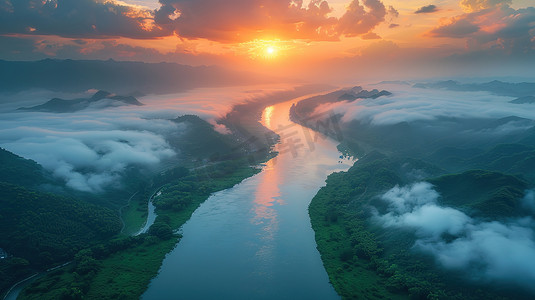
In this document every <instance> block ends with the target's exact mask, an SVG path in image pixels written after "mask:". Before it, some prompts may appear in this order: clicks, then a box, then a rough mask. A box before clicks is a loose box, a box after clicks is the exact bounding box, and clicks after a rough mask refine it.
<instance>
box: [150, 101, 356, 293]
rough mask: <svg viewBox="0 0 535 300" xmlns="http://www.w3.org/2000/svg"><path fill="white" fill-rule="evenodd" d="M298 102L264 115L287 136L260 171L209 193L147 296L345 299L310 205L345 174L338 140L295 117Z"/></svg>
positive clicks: (264, 120)
mask: <svg viewBox="0 0 535 300" xmlns="http://www.w3.org/2000/svg"><path fill="white" fill-rule="evenodd" d="M296 101H297V100H292V101H289V102H284V103H280V104H276V105H274V106H270V107H267V108H266V109H265V110H264V113H263V117H262V123H263V124H264V125H265V126H266V127H268V128H270V129H272V130H274V131H276V132H278V133H280V134H281V137H282V138H281V142H280V143H279V144H277V145H276V150H278V151H279V155H278V156H277V157H275V158H274V159H272V160H270V161H268V162H267V163H266V165H265V167H264V168H263V170H262V172H260V173H258V174H257V175H255V176H253V177H250V178H248V179H246V180H244V181H243V182H241V183H240V184H238V185H236V186H234V187H233V188H230V189H227V190H224V191H220V192H217V193H214V194H213V195H211V196H210V197H209V198H208V199H207V200H206V201H205V202H204V203H203V204H202V205H201V206H200V207H199V208H198V209H197V210H196V211H195V213H194V214H193V215H192V217H191V219H190V220H189V221H188V222H187V223H185V224H184V225H183V227H182V229H181V231H182V234H183V238H182V240H181V241H180V243H178V244H177V246H176V248H175V249H174V250H173V251H171V252H170V253H169V254H168V255H167V256H166V258H165V260H164V261H163V264H162V267H161V269H160V271H159V274H158V275H157V276H156V277H155V278H154V279H153V280H152V281H151V283H150V285H149V288H148V290H147V291H146V292H145V294H144V295H143V297H142V298H143V299H146V300H151V299H236V300H238V299H322V300H326V299H339V298H340V297H339V296H338V295H337V294H336V292H335V290H334V288H333V287H332V285H331V284H330V283H329V279H328V276H327V273H326V271H325V269H324V267H323V264H322V261H321V258H320V255H319V253H318V251H317V249H316V242H315V239H314V231H313V230H312V227H311V225H310V219H309V216H308V205H309V203H310V201H311V199H312V197H314V195H315V194H316V193H317V191H318V190H319V189H320V187H322V186H324V185H325V179H326V178H327V176H328V174H330V173H332V172H336V171H342V170H347V169H348V168H349V167H350V166H351V165H352V164H353V160H350V159H342V158H341V157H340V153H339V152H338V151H337V149H336V145H337V143H336V142H335V141H332V140H330V139H327V138H318V139H317V140H316V141H314V140H313V137H314V135H315V133H314V132H312V131H310V130H309V129H307V128H306V127H302V126H301V125H298V124H296V123H293V122H291V121H290V120H289V109H290V107H291V105H292V103H295V102H296Z"/></svg>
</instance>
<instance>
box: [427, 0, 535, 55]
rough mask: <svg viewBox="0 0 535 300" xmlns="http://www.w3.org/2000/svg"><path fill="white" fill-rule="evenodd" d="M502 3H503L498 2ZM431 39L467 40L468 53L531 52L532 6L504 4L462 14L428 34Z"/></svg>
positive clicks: (534, 39) (534, 38)
mask: <svg viewBox="0 0 535 300" xmlns="http://www.w3.org/2000/svg"><path fill="white" fill-rule="evenodd" d="M502 2H503V1H502ZM428 35H429V36H433V37H450V38H468V44H467V45H468V47H469V50H472V51H481V50H484V49H498V50H502V51H504V52H505V53H507V54H528V53H535V7H528V8H524V9H518V10H515V9H513V8H511V7H509V6H507V5H498V6H496V7H494V8H488V9H483V10H479V11H475V12H471V13H466V14H463V15H460V16H456V17H453V18H451V19H450V22H449V23H448V24H445V25H441V26H438V27H436V28H434V29H432V30H431V31H430V32H428Z"/></svg>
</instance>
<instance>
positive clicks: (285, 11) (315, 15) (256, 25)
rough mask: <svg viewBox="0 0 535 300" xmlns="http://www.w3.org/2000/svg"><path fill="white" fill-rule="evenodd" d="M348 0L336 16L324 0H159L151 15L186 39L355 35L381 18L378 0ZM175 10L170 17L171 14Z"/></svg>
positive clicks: (320, 38) (231, 40)
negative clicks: (337, 16) (349, 1)
mask: <svg viewBox="0 0 535 300" xmlns="http://www.w3.org/2000/svg"><path fill="white" fill-rule="evenodd" d="M362 2H363V3H362V4H361V3H360V2H359V1H358V0H353V1H352V2H351V3H350V4H349V6H348V9H347V11H346V12H345V14H344V15H343V16H342V17H340V18H335V17H331V16H329V14H330V13H331V12H332V8H331V7H330V6H329V4H328V2H327V1H323V0H312V1H311V2H310V3H309V4H308V5H307V6H304V5H303V0H293V1H290V0H272V1H261V0H196V1H180V0H160V3H161V4H162V7H161V8H160V9H159V10H157V12H156V16H155V20H156V23H157V24H160V25H161V26H169V27H170V28H172V29H174V30H175V31H176V32H177V33H178V35H179V36H181V37H183V38H187V39H197V38H204V39H209V40H213V41H218V42H223V43H234V42H245V41H249V40H254V39H257V38H280V39H306V40H315V41H328V40H338V39H339V37H340V36H359V35H362V34H366V33H368V32H370V31H371V30H372V29H373V28H375V27H376V26H377V25H379V24H380V23H381V22H383V21H384V18H385V15H386V9H385V7H384V5H383V3H382V2H381V1H379V0H364V1H362ZM177 13H178V14H179V15H180V16H179V17H178V18H176V19H174V20H173V19H172V18H171V16H174V15H176V14H177Z"/></svg>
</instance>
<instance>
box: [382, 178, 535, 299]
mask: <svg viewBox="0 0 535 300" xmlns="http://www.w3.org/2000/svg"><path fill="white" fill-rule="evenodd" d="M438 198H439V194H438V193H437V192H436V191H435V190H434V189H433V186H432V185H431V184H430V183H427V182H417V183H414V184H412V185H409V186H404V187H399V186H395V187H394V188H392V189H390V190H389V191H387V192H386V193H385V194H383V195H382V196H381V199H382V200H383V201H385V202H386V203H387V204H388V211H387V212H386V213H385V214H379V213H378V212H377V211H375V214H374V217H373V220H374V221H375V222H378V223H379V224H381V225H382V226H383V227H397V228H406V229H412V230H414V231H415V234H416V236H417V240H416V242H415V244H414V249H417V250H420V251H423V252H426V253H429V254H431V255H433V256H434V257H435V258H436V260H437V262H438V263H439V264H440V265H441V266H443V267H445V268H447V269H451V270H462V271H464V272H467V273H468V274H469V277H470V278H471V279H473V280H480V281H485V282H495V281H496V282H502V283H510V284H516V285H519V286H522V287H524V288H528V289H532V290H533V289H534V287H533V282H535V234H534V230H533V229H534V228H535V222H534V220H533V219H532V218H520V219H516V220H511V221H510V222H508V223H506V224H505V223H500V222H496V221H494V222H483V221H480V220H477V219H474V218H471V217H469V216H468V215H466V214H465V213H463V212H462V211H460V210H457V209H454V208H451V207H442V206H440V205H438V204H437V199H438ZM526 199H527V200H526ZM523 201H524V202H525V203H528V204H529V205H531V204H535V203H534V202H535V201H534V202H531V201H533V191H528V192H527V193H526V196H525V197H524V200H523ZM444 234H448V235H449V237H448V240H445V239H444V238H443V237H444Z"/></svg>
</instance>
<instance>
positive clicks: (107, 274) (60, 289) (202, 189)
mask: <svg viewBox="0 0 535 300" xmlns="http://www.w3.org/2000/svg"><path fill="white" fill-rule="evenodd" d="M314 91H316V90H314ZM306 92H308V88H307V89H296V90H294V91H290V92H288V93H287V94H285V93H281V95H278V96H277V97H276V98H275V99H272V100H271V101H268V102H267V104H272V103H276V102H282V101H284V100H287V98H285V97H286V96H291V97H293V96H295V95H298V96H302V95H303V94H305V93H306ZM264 106H265V105H264V104H263V102H262V103H261V102H249V103H247V104H243V105H240V106H239V109H238V110H237V111H236V110H233V112H232V117H231V118H227V119H226V122H230V121H229V120H230V119H232V120H233V121H234V122H237V123H239V127H240V131H239V133H238V134H237V135H238V137H242V138H241V139H238V144H237V145H236V146H235V149H236V150H235V154H232V155H228V156H225V157H215V159H217V160H216V161H214V162H212V163H208V164H207V163H206V162H199V163H200V164H201V165H203V166H204V165H206V166H205V167H202V168H199V167H198V166H196V165H195V163H193V166H192V168H190V170H192V171H188V169H185V168H183V167H177V168H172V169H169V170H166V171H165V172H162V173H161V174H159V175H158V176H156V177H155V178H154V179H153V180H152V182H153V183H154V184H162V183H163V186H164V187H163V189H162V195H160V196H159V197H157V201H155V203H154V205H155V207H156V211H157V215H158V216H157V218H156V220H155V222H154V225H153V226H152V227H151V228H150V230H149V232H148V233H147V234H141V235H140V236H139V237H120V238H118V239H116V240H112V241H110V242H108V243H106V244H104V245H99V246H96V247H93V248H91V249H88V250H87V251H86V250H84V251H85V252H84V253H83V256H82V259H80V260H78V261H76V260H75V264H73V266H71V267H69V268H66V269H65V270H60V271H58V272H54V273H53V274H50V275H49V276H45V277H44V278H41V279H39V280H37V281H36V282H35V283H33V284H32V285H31V286H30V287H28V288H27V289H26V290H24V291H23V293H21V295H20V299H32V298H35V297H37V296H38V297H41V298H58V297H74V296H76V295H83V296H84V297H85V298H87V299H102V298H117V297H119V298H120V297H127V298H138V297H139V296H140V295H141V294H142V293H143V291H144V290H145V289H146V287H147V285H148V283H149V281H150V279H151V278H153V277H154V276H155V275H156V274H157V272H158V270H159V268H160V265H161V263H162V260H163V258H164V257H165V255H166V254H167V253H168V252H169V251H170V250H171V249H173V247H175V245H176V244H177V242H179V241H180V235H179V234H176V233H174V232H177V230H178V229H179V228H180V227H181V226H182V225H183V224H184V223H185V222H186V221H187V220H188V219H189V218H190V217H191V214H192V213H193V212H194V211H195V210H196V209H197V207H198V206H199V205H200V204H201V203H202V202H204V201H205V200H206V199H207V198H208V197H209V196H210V195H211V194H212V193H214V192H217V191H220V190H224V189H228V188H230V187H232V186H234V185H236V184H238V183H239V182H241V181H242V180H244V179H245V178H248V177H251V176H252V175H254V174H256V173H259V172H261V168H258V165H260V164H262V163H265V162H267V161H268V160H269V159H271V158H272V157H273V156H274V155H275V154H274V153H272V152H271V146H272V145H273V144H274V143H275V142H276V140H267V139H266V138H265V137H266V132H269V130H267V129H266V128H264V127H262V125H260V124H259V123H258V119H259V118H260V116H261V114H262V111H263V108H264ZM251 115H254V116H257V117H258V118H257V119H256V121H255V122H253V120H252V119H251ZM227 124H228V123H227ZM248 127H250V128H252V130H251V132H250V133H248V134H245V133H244V131H243V129H247V128H248ZM233 132H234V131H233ZM254 141H261V142H262V143H261V144H260V145H261V146H258V145H259V144H257V143H255V142H254ZM251 146H252V147H251ZM214 150H215V149H214ZM184 170H185V171H186V173H184ZM177 193H178V194H177ZM143 194H144V193H138V194H137V195H135V196H136V198H138V197H141V196H142V195H143ZM132 202H133V201H132ZM137 202H139V204H138V206H139V205H140V204H141V203H142V202H145V203H146V200H145V201H136V203H137ZM145 205H146V204H145ZM136 210H137V209H136ZM140 216H141V214H140V213H139V212H136V213H134V217H133V218H134V219H135V221H136V222H133V223H139V222H138V221H139V219H140ZM127 227H128V226H127ZM127 231H132V230H131V229H130V230H127ZM125 232H126V231H125ZM119 248H120V249H119ZM102 249H105V251H103V250H102ZM87 261H89V262H91V263H90V268H89V269H90V270H89V271H87V270H85V265H84V264H85V263H87ZM80 268H82V270H80Z"/></svg>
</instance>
